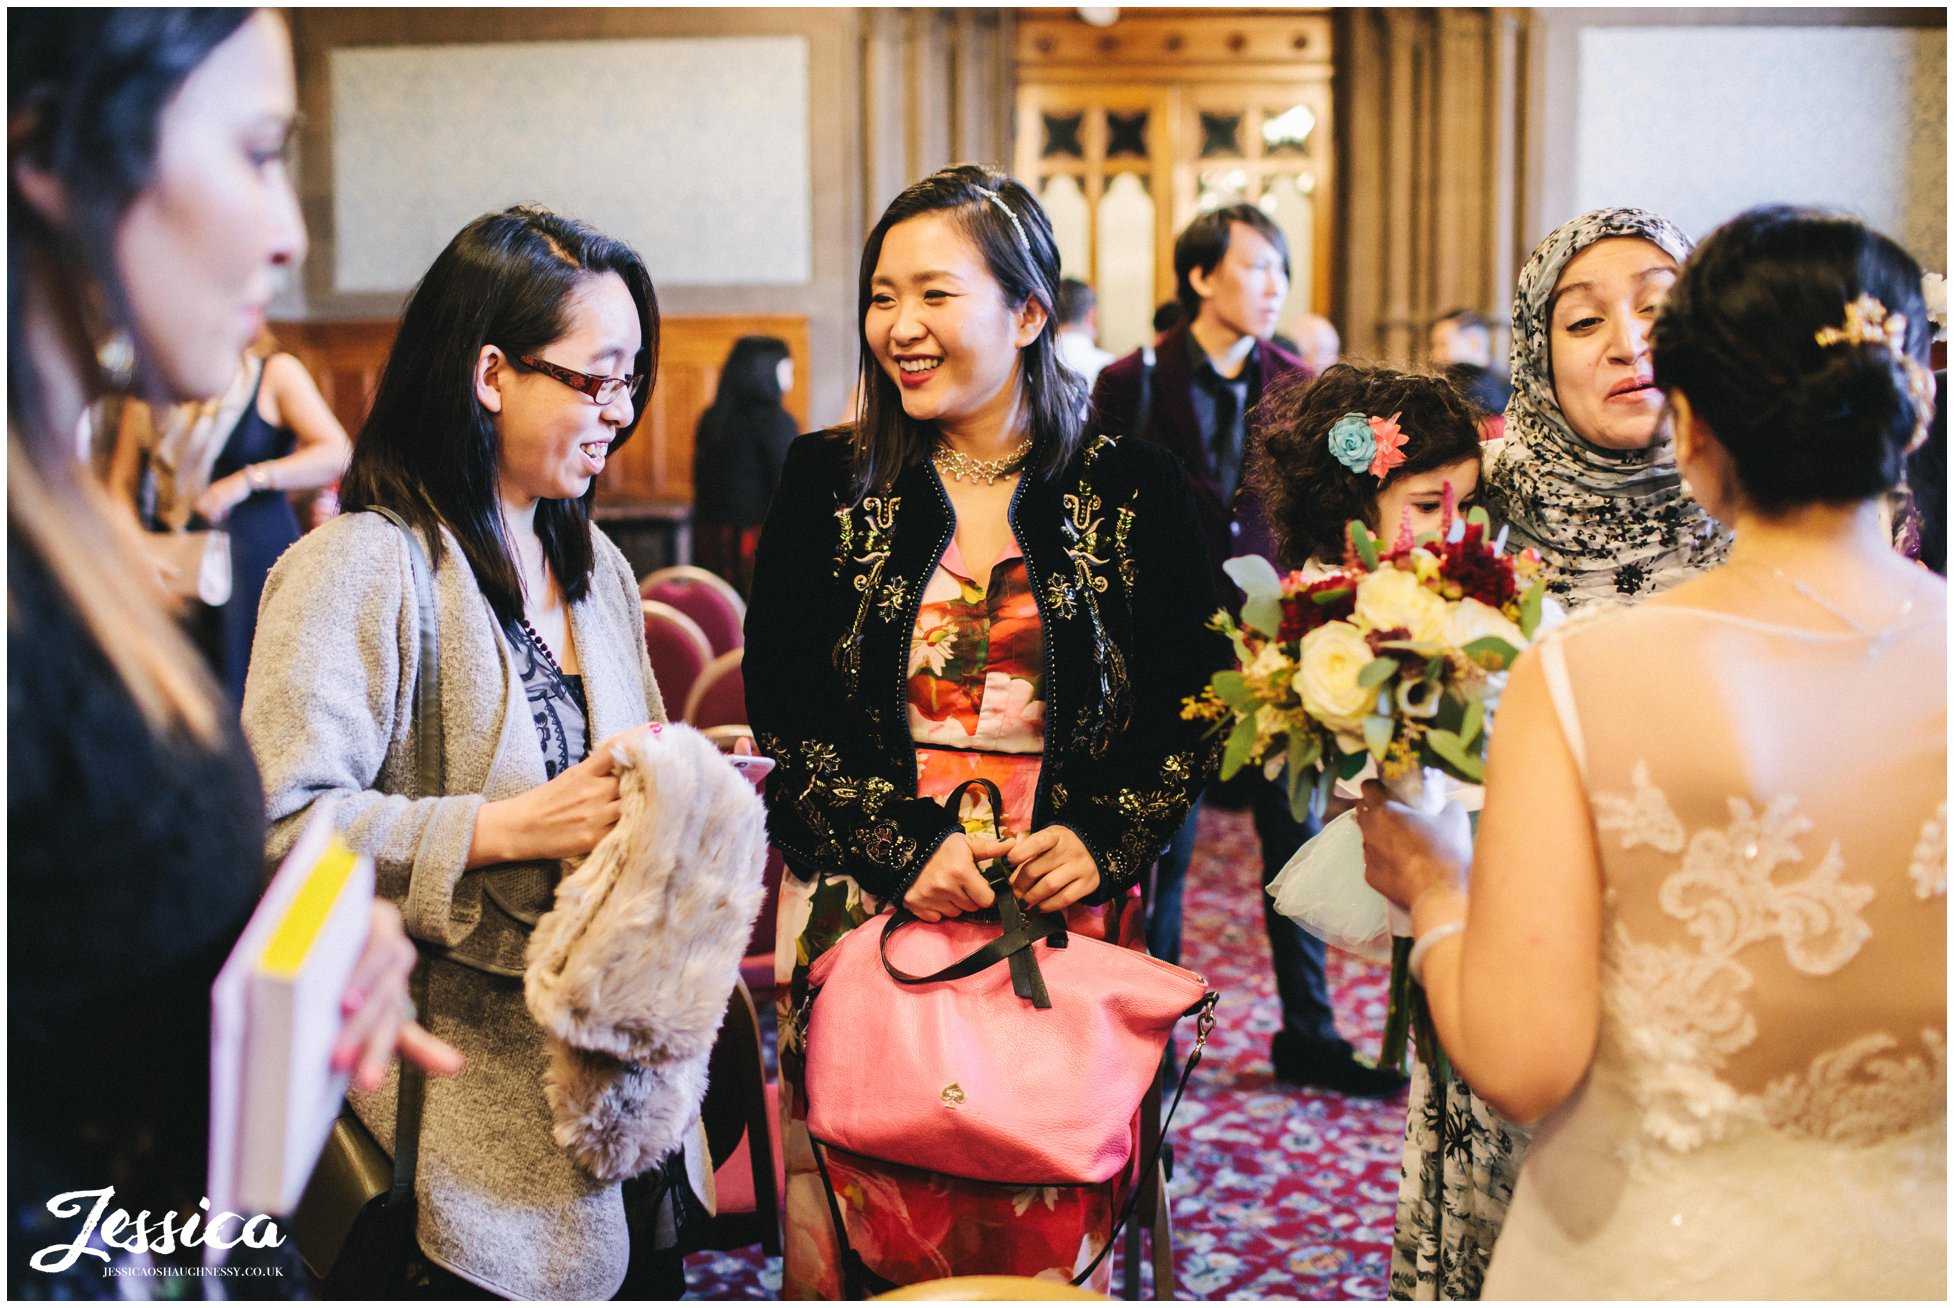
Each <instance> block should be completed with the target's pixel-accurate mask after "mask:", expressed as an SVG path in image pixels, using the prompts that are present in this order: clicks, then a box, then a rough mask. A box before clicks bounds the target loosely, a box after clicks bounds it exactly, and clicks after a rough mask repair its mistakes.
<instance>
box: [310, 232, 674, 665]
mask: <svg viewBox="0 0 1954 1308" xmlns="http://www.w3.org/2000/svg"><path fill="white" fill-rule="evenodd" d="M607 272H610V273H616V274H617V275H618V276H619V277H621V278H623V279H624V284H625V285H626V286H627V287H629V288H630V291H631V298H632V299H633V300H635V301H636V302H637V306H638V320H639V323H640V325H641V326H642V328H643V331H644V337H643V339H644V348H643V349H642V350H641V351H640V352H639V354H638V356H637V358H636V359H635V360H634V361H633V363H632V366H631V371H632V372H635V373H638V374H639V375H641V376H642V377H643V378H644V379H645V380H644V381H643V382H641V383H640V391H639V393H638V394H637V395H635V396H633V397H632V398H633V400H634V402H635V407H634V411H633V413H632V417H631V425H630V426H628V427H625V428H624V429H623V430H621V431H620V432H618V434H617V439H616V440H615V441H613V442H612V444H611V448H612V450H613V451H615V450H616V449H617V448H618V447H619V446H621V445H623V444H624V442H625V441H626V440H627V439H628V438H629V437H630V435H631V433H632V432H633V431H635V430H636V429H637V425H638V423H639V422H640V421H642V420H643V418H644V407H645V406H644V401H645V400H646V399H648V398H649V397H650V394H651V384H652V375H653V373H654V372H655V371H656V370H657V366H658V298H657V295H656V294H655V293H654V291H653V290H652V285H651V274H650V273H648V272H646V271H645V265H644V261H643V260H642V259H640V258H639V257H638V254H637V252H636V251H635V250H633V249H632V248H631V247H630V246H628V245H626V244H625V243H624V242H622V241H618V240H614V239H612V238H611V237H608V236H605V235H604V234H603V233H601V232H599V231H597V230H596V229H595V228H592V227H590V226H588V225H586V224H584V223H581V222H578V221H577V220H576V219H574V218H567V217H564V216H563V215H561V214H556V213H551V212H550V211H549V210H547V209H541V208H535V207H532V206H527V205H519V206H517V207H516V208H513V209H507V210H504V211H503V212H501V213H491V214H484V215H483V216H481V217H480V218H477V219H476V220H475V221H474V222H472V223H470V224H468V226H466V227H464V228H462V229H461V231H460V233H459V234H458V235H456V237H455V238H454V240H452V241H450V242H448V248H447V249H445V250H443V251H442V252H441V253H440V254H439V255H438V256H437V257H436V258H435V260H434V266H433V267H431V268H429V269H428V270H427V276H425V277H423V278H422V279H421V284H420V285H419V286H417V287H415V288H414V293H413V296H412V297H411V298H410V299H409V300H408V301H407V309H406V311H405V312H404V313H403V314H402V315H401V319H400V334H399V335H398V336H396V337H395V338H394V346H393V353H392V354H390V355H389V356H388V358H387V367H386V370H385V371H384V372H383V373H381V374H380V386H379V390H378V392H377V393H376V394H375V395H374V397H373V409H372V412H370V413H369V414H368V415H367V419H366V425H365V426H364V427H362V428H361V429H360V437H359V440H357V441H356V442H354V445H353V461H352V463H351V465H350V466H348V468H347V469H346V476H345V479H344V481H343V482H342V483H341V489H340V498H341V500H342V501H343V503H344V504H345V506H346V507H347V508H348V509H364V508H367V507H370V506H373V505H381V506H384V507H386V508H390V509H393V510H394V511H395V512H397V513H399V514H400V515H401V516H402V517H404V518H406V519H407V520H408V521H409V522H411V523H413V524H414V526H415V527H417V528H418V529H420V530H421V531H422V532H423V533H424V534H425V535H427V536H428V537H429V538H430V540H431V542H432V544H433V547H434V549H435V551H436V555H435V559H436V562H437V563H438V562H439V559H440V555H439V550H440V536H439V533H438V532H437V531H436V530H435V525H436V523H437V522H440V523H445V524H447V527H448V529H449V530H450V531H452V532H454V534H455V538H456V539H457V540H458V541H460V542H461V552H462V553H463V554H464V555H465V556H467V559H468V565H469V567H470V568H472V569H473V570H474V573H475V582H476V584H477V585H479V586H480V587H481V588H482V593H483V594H484V595H485V596H487V597H488V601H489V605H490V607H491V608H493V609H494V610H495V615H496V617H498V618H500V619H501V620H502V623H503V625H504V626H505V627H508V628H509V629H511V630H514V628H515V627H516V625H517V623H518V621H519V619H520V618H521V617H522V581H521V573H520V571H519V570H518V568H517V565H516V560H515V557H514V554H513V552H512V551H511V549H510V547H509V540H508V537H507V535H506V534H505V533H504V531H503V526H502V507H501V493H500V490H501V475H500V472H499V466H500V465H499V456H500V454H501V441H500V438H499V437H498V436H497V434H496V428H495V420H494V417H493V416H492V415H491V414H490V413H489V411H488V410H487V409H485V408H483V407H482V404H481V401H480V400H478V399H477V398H476V396H475V367H476V361H477V360H478V359H479V358H480V356H481V352H482V347H483V346H484V345H495V346H498V347H499V348H500V349H501V350H502V352H503V353H504V354H506V355H508V356H509V357H510V358H511V359H514V358H515V357H516V356H517V355H521V354H537V353H543V352H545V347H546V346H548V345H549V344H550V343H551V342H553V341H556V340H558V339H560V338H561V337H562V336H563V334H564V333H565V332H566V331H567V330H568V321H567V312H566V309H567V306H568V304H569V301H570V298H571V296H572V295H574V294H575V292H576V291H577V289H578V288H579V286H581V285H582V284H583V282H584V281H585V280H586V279H587V278H589V277H592V276H594V275H596V274H599V273H607ZM596 490H597V487H596V483H595V482H593V483H592V484H591V487H590V489H589V490H587V491H585V492H584V494H583V495H581V496H580V497H578V498H577V499H573V500H543V501H542V502H540V503H539V504H537V506H536V535H537V536H538V537H539V538H540V539H541V540H542V543H543V553H544V556H545V557H546V558H548V560H549V565H550V570H551V571H552V572H554V573H555V574H556V580H557V584H558V585H560V586H561V587H562V588H563V596H564V598H565V599H566V600H569V601H575V600H579V599H582V598H583V597H584V595H585V593H586V592H587V591H588V590H589V588H590V569H591V562H592V559H593V557H594V556H593V550H592V546H591V539H590V502H591V499H592V497H593V496H594V495H595V494H596Z"/></svg>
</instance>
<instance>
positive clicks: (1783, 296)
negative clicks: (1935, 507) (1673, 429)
mask: <svg viewBox="0 0 1954 1308" xmlns="http://www.w3.org/2000/svg"><path fill="white" fill-rule="evenodd" d="M1862 296H1871V297H1872V298H1873V299H1875V300H1877V301H1878V302H1879V304H1880V305H1881V306H1883V307H1884V310H1885V313H1886V315H1889V316H1888V318H1887V319H1886V321H1887V322H1889V323H1891V322H1893V320H1892V318H1891V317H1890V315H1898V316H1899V317H1901V318H1904V319H1905V327H1904V330H1903V331H1902V332H1900V333H1899V344H1898V346H1897V347H1896V346H1895V345H1894V344H1890V343H1888V342H1887V341H1885V340H1882V339H1854V340H1836V339H1835V340H1834V343H1832V344H1820V342H1819V337H1820V334H1821V333H1822V332H1826V331H1827V329H1832V330H1843V329H1844V328H1845V327H1846V326H1847V322H1848V316H1847V308H1848V306H1850V305H1853V304H1854V303H1855V302H1856V301H1858V300H1859V299H1860V297H1862ZM1897 325H1898V324H1897V323H1895V324H1894V326H1896V327H1897ZM1930 331H1931V328H1930V324H1929V323H1928V321H1927V312H1926V305H1925V303H1924V301H1923V300H1922V298H1921V291H1920V265H1919V264H1917V263H1915V262H1914V261H1913V258H1912V256H1910V255H1909V254H1907V252H1906V251H1905V250H1902V249H1901V248H1900V247H1899V246H1898V245H1897V244H1895V243H1894V242H1893V241H1892V240H1890V239H1888V238H1887V237H1885V236H1882V235H1880V234H1879V233H1878V232H1875V231H1872V230H1871V229H1869V228H1868V227H1866V226H1865V225H1864V224H1863V223H1860V222H1858V221H1856V220H1854V219H1851V218H1846V217H1842V216H1838V215H1833V214H1827V213H1821V212H1818V211H1815V210H1810V209H1799V208H1793V207H1790V206H1770V207H1765V208H1758V209H1751V210H1749V211H1747V212H1745V213H1742V214H1740V215H1738V216H1737V217H1736V218H1734V219H1732V220H1731V221H1730V222H1728V223H1726V224H1724V225H1723V226H1722V227H1720V228H1718V229H1717V230H1716V231H1715V232H1713V233H1711V235H1710V237H1709V239H1707V240H1706V241H1704V242H1703V244H1701V245H1699V246H1697V247H1696V252H1695V254H1693V255H1692V256H1690V259H1689V262H1688V263H1687V264H1685V265H1684V266H1683V270H1682V275H1681V276H1680V277H1679V278H1678V279H1677V281H1676V285H1675V287H1674V288H1673V289H1672V290H1671V291H1670V292H1669V298H1668V301H1667V303H1666V304H1665V305H1664V306H1663V310H1662V314H1661V316H1660V317H1659V318H1658V319H1657V321H1656V325H1655V331H1654V334H1653V336H1652V338H1651V347H1650V348H1651V350H1652V352H1653V354H1654V356H1655V380H1656V385H1658V386H1660V387H1661V388H1662V389H1663V390H1664V391H1665V392H1672V391H1678V390H1679V391H1681V392H1682V393H1683V394H1684V395H1686V396H1688V397H1689V403H1690V406H1691V407H1692V408H1693V409H1694V410H1695V411H1696V412H1697V414H1698V415H1700V416H1701V417H1702V419H1703V421H1704V422H1705V423H1707V424H1708V425H1709V428H1710V430H1711V432H1713V433H1714V434H1715V436H1716V439H1717V441H1718V443H1719V444H1721V445H1722V446H1723V447H1724V448H1725V449H1726V450H1728V451H1729V452H1730V455H1731V458H1732V461H1733V462H1734V464H1735V468H1736V475H1737V481H1738V484H1739V486H1740V487H1741V488H1742V490H1743V493H1744V496H1745V497H1746V498H1747V499H1748V500H1749V501H1750V504H1751V505H1752V507H1754V508H1755V509H1756V510H1757V511H1758V512H1760V513H1765V514H1770V513H1777V512H1782V511H1784V510H1787V509H1793V508H1797V507H1799V506H1800V505H1804V504H1813V503H1825V504H1846V503H1851V502H1854V501H1857V500H1862V499H1866V498H1868V497H1869V496H1873V495H1877V494H1879V493H1881V492H1882V491H1886V490H1888V489H1890V488H1892V487H1893V486H1896V485H1898V484H1899V482H1900V480H1901V477H1902V475H1903V474H1904V471H1905V466H1906V452H1907V447H1908V446H1909V445H1910V444H1911V443H1912V442H1913V440H1914V438H1915V435H1916V433H1918V432H1921V431H1924V430H1925V424H1926V422H1927V420H1928V419H1929V418H1930V417H1931V415H1932V409H1933V403H1934V400H1933V388H1932V382H1931V378H1929V377H1927V374H1926V372H1925V370H1924V368H1923V367H1922V366H1921V363H1920V360H1922V359H1924V358H1925V357H1926V353H1927V343H1928V339H1929V336H1930ZM1872 334H1873V333H1870V332H1860V333H1857V335H1858V336H1859V337H1861V338H1864V337H1867V336H1869V335H1872ZM1923 378H1925V379H1926V386H1925V390H1924V393H1923V392H1922V385H1921V379H1923Z"/></svg>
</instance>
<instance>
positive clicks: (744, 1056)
mask: <svg viewBox="0 0 1954 1308" xmlns="http://www.w3.org/2000/svg"><path fill="white" fill-rule="evenodd" d="M779 1102H780V1101H779V1095H778V1090H777V1087H776V1086H775V1085H774V1084H772V1083H769V1082H768V1080H767V1069H766V1061H765V1055H764V1052H763V1050H762V1049H761V1047H760V1015H759V1012H758V1011H757V1010H756V1009H755V1008H754V1006H753V996H752V995H751V994H749V993H747V989H746V986H745V985H744V984H743V983H739V984H735V985H734V987H733V993H732V994H731V995H730V996H729V997H728V998H727V1001H726V1020H725V1022H724V1024H723V1025H721V1027H720V1028H719V1040H718V1043H716V1044H715V1045H713V1048H712V1062H711V1065H710V1067H709V1069H708V1071H707V1080H706V1098H705V1103H704V1104H702V1105H701V1106H700V1109H699V1116H700V1119H701V1120H702V1121H703V1122H704V1123H705V1128H706V1140H707V1143H708V1146H709V1147H710V1149H711V1151H712V1159H713V1188H714V1190H716V1191H717V1192H718V1211H717V1212H716V1213H714V1215H713V1216H711V1217H709V1218H707V1219H706V1229H705V1232H704V1234H703V1236H702V1237H701V1245H700V1247H701V1248H703V1249H743V1248H745V1247H746V1246H748V1245H751V1244H758V1245H759V1246H760V1248H761V1249H762V1251H764V1252H766V1253H769V1254H774V1255H778V1254H779V1253H780V1247H781V1241H780V1197H781V1195H782V1193H783V1192H784V1190H785V1188H786V1173H785V1169H784V1157H783V1155H782V1153H781V1150H780V1140H779V1132H780V1127H779V1111H778V1109H779Z"/></svg>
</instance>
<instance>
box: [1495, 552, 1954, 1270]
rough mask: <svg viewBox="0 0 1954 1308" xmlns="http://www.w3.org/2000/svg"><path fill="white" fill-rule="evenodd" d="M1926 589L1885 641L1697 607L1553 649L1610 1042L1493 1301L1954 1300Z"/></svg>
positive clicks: (1941, 699) (1939, 610) (1828, 625)
mask: <svg viewBox="0 0 1954 1308" xmlns="http://www.w3.org/2000/svg"><path fill="white" fill-rule="evenodd" d="M1794 584H1795V583H1794ZM1805 593H1806V594H1807V595H1809V592H1805ZM1920 594H1921V596H1922V597H1923V598H1922V600H1921V602H1920V603H1919V604H1917V605H1916V606H1915V607H1914V608H1913V609H1912V610H1911V611H1909V612H1908V613H1906V614H1905V615H1903V616H1902V617H1900V618H1899V619H1898V620H1897V621H1896V622H1895V623H1894V624H1893V625H1890V626H1888V627H1886V628H1884V629H1881V630H1878V631H1872V630H1866V629H1862V628H1858V627H1856V626H1855V627H1853V628H1852V629H1850V630H1847V629H1846V628H1845V627H1843V626H1840V625H1839V624H1836V623H1832V622H1831V621H1830V620H1829V619H1828V618H1826V617H1825V616H1824V615H1823V614H1815V613H1814V611H1813V610H1811V609H1808V608H1807V609H1803V610H1796V609H1795V604H1796V600H1795V597H1793V602H1792V603H1790V604H1787V605H1786V606H1785V609H1784V621H1785V625H1775V622H1762V621H1756V620H1753V619H1749V618H1740V617H1737V616H1734V615H1730V614H1725V613H1720V612H1711V611H1708V610H1701V609H1692V608H1688V607H1684V606H1683V604H1684V603H1685V601H1682V600H1680V599H1678V600H1676V601H1674V602H1669V603H1665V602H1663V601H1660V600H1658V601H1652V602H1649V603H1646V604H1644V605H1642V606H1640V607H1638V608H1636V609H1633V610H1623V611H1615V612H1609V613H1606V614H1600V615H1596V616H1595V617H1594V618H1592V619H1588V620H1585V621H1576V622H1573V623H1570V624H1569V625H1568V627H1566V628H1563V629H1562V630H1561V631H1559V632H1556V633H1555V634H1554V635H1553V636H1552V637H1550V638H1549V639H1548V640H1547V641H1546V642H1545V643H1544V644H1543V645H1542V647H1541V648H1542V668H1543V670H1544V671H1545V672H1546V673H1547V680H1548V683H1549V685H1550V687H1551V688H1552V690H1553V698H1554V702H1555V708H1556V710H1557V712H1558V715H1559V717H1560V721H1561V726H1562V729H1563V731H1564V732H1565V734H1566V737H1567V739H1568V743H1569V745H1570V746H1571V747H1572V750H1573V753H1574V756H1575V758H1576V759H1577V760H1578V761H1579V762H1580V763H1581V767H1582V773H1583V777H1584V781H1585V786H1586V790H1587V793H1588V796H1589V802H1590V807H1591V809H1592V813H1593V818H1594V827H1595V837H1596V842H1597V848H1598V850H1599V853H1600V858H1601V864H1602V868H1603V872H1604V879H1605V886H1606V888H1605V907H1604V916H1603V923H1604V926H1603V929H1604V940H1603V951H1602V975H1601V1005H1602V1008H1601V1030H1600V1041H1599V1046H1598V1048H1597V1050H1596V1052H1595V1058H1594V1064H1593V1066H1592V1068H1591V1069H1590V1071H1589V1074H1588V1076H1587V1079H1586V1080H1585V1081H1584V1082H1583V1083H1582V1085H1581V1086H1580V1087H1579V1088H1578V1089H1577V1090H1576V1091H1575V1093H1574V1095H1573V1096H1572V1097H1571V1098H1570V1099H1569V1100H1568V1101H1567V1102H1566V1103H1565V1104H1563V1105H1562V1106H1561V1107H1560V1108H1559V1109H1557V1110H1556V1111H1555V1112H1554V1113H1552V1114H1550V1115H1549V1116H1548V1117H1547V1118H1545V1119H1544V1120H1543V1121H1542V1122H1541V1123H1540V1124H1539V1126H1538V1127H1537V1128H1536V1131H1535V1134H1534V1139H1533V1148H1532V1152H1531V1153H1530V1154H1529V1155H1528V1157H1527V1160H1526V1164H1525V1167H1524V1168H1523V1170H1522V1172H1521V1176H1520V1181H1519V1184H1518V1186H1517V1188H1516V1190H1515V1193H1514V1196H1513V1202H1512V1206H1511V1208H1510V1210H1509V1211H1508V1213H1507V1218H1506V1225H1505V1229H1504V1231H1503V1232H1502V1234H1501V1235H1500V1238H1499V1243H1498V1245H1497V1246H1496V1248H1495V1249H1494V1251H1493V1259H1492V1264H1491V1266H1490V1267H1489V1269H1488V1271H1487V1276H1486V1281H1485V1285H1484V1290H1483V1293H1484V1296H1485V1297H1486V1298H1488V1299H1504V1298H1538V1297H1547V1298H1573V1299H1589V1298H1602V1297H1616V1296H1620V1297H1626V1298H1636V1299H1675V1298H1683V1299H1708V1298H1747V1299H1748V1298H1799V1299H1805V1298H1838V1297H1848V1298H1928V1299H1942V1298H1945V1296H1946V1264H1947V1245H1946V1232H1947V1168H1946V1148H1947V1145H1946V1133H1947V1104H1946V1095H1947V1061H1946V1030H1947V1015H1946V989H1947V977H1946V946H1947V919H1946V896H1947V876H1946V871H1947V807H1946V802H1945V794H1946V792H1945V785H1946V757H1947V751H1946V742H1947V704H1946V690H1945V683H1944V680H1943V677H1944V668H1945V666H1946V663H1945V659H1946V615H1945V602H1944V598H1943V596H1944V592H1942V591H1940V590H1939V589H1938V588H1934V589H1933V590H1932V593H1931V595H1929V594H1928V591H1927V589H1926V585H1923V588H1922V589H1921V591H1920ZM1827 607H1829V606H1827ZM1772 616H1773V618H1774V619H1775V617H1776V616H1777V614H1775V613H1773V614H1772ZM1814 618H1815V620H1814ZM1822 628H1823V629H1822Z"/></svg>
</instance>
